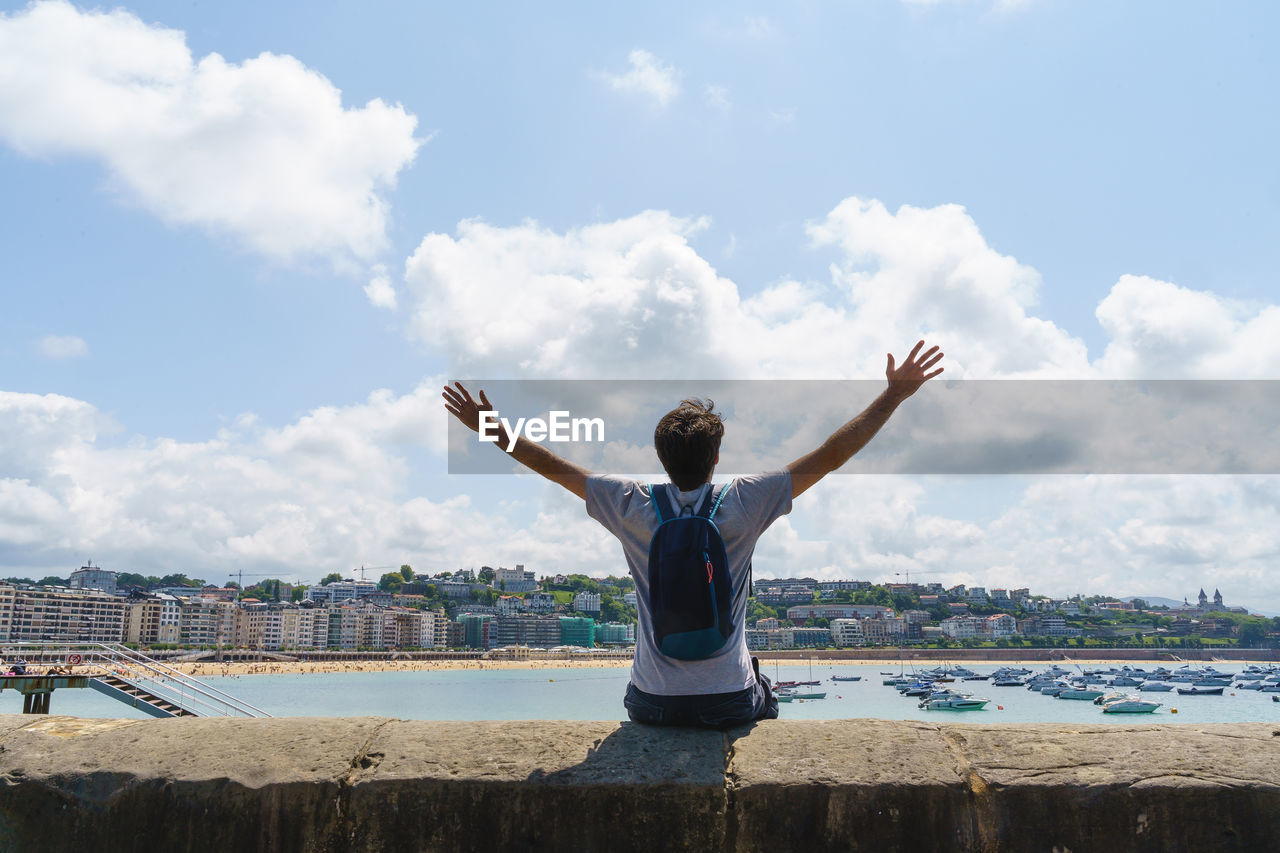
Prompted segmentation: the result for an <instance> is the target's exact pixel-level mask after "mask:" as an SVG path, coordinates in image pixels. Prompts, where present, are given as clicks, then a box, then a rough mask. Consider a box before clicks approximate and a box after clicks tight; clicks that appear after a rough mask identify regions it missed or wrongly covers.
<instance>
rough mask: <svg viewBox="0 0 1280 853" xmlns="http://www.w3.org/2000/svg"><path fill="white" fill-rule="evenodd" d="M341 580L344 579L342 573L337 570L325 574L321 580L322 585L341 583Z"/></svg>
mask: <svg viewBox="0 0 1280 853" xmlns="http://www.w3.org/2000/svg"><path fill="white" fill-rule="evenodd" d="M341 581H342V575H340V574H338V573H337V572H329V574H327V575H325V576H324V578H323V579H322V580H321V581H320V586H328V585H329V584H331V583H339V582H341Z"/></svg>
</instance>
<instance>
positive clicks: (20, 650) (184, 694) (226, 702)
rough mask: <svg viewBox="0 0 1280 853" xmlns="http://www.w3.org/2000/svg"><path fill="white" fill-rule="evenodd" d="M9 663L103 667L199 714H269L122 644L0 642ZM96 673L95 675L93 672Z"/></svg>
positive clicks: (223, 715) (235, 715)
mask: <svg viewBox="0 0 1280 853" xmlns="http://www.w3.org/2000/svg"><path fill="white" fill-rule="evenodd" d="M0 657H3V659H4V661H5V663H6V664H7V665H12V664H13V663H14V662H15V661H16V660H18V659H22V660H25V661H26V662H27V663H28V664H32V665H40V666H66V665H74V666H80V667H90V668H96V669H98V670H101V671H102V672H103V674H107V675H113V676H115V677H116V678H119V679H121V680H122V681H125V682H127V683H128V684H130V685H131V686H133V687H136V688H137V689H139V690H142V691H145V692H146V693H149V694H150V695H152V696H154V697H156V698H157V699H160V700H163V701H165V702H168V703H170V704H173V705H176V706H178V707H180V708H182V709H183V710H185V711H188V712H190V713H192V714H194V715H196V716H198V717H270V716H271V715H270V714H268V713H267V712H266V711H264V710H262V709H261V708H257V707H255V706H253V705H250V704H249V703H248V702H245V701H242V700H240V699H237V698H236V697H234V696H232V695H230V694H229V693H225V692H223V691H222V690H219V689H218V688H216V687H214V686H213V685H211V684H207V683H205V682H203V681H200V680H199V679H196V678H193V677H191V676H189V675H187V674H186V673H183V672H180V671H179V670H177V669H174V668H173V667H171V666H169V665H167V664H164V663H161V662H160V661H158V660H155V659H154V658H150V657H148V656H146V655H144V654H143V653H142V652H139V651H135V650H134V649H131V648H129V647H128V646H123V645H120V644H119V643H65V644H62V643H0ZM91 677H92V676H91Z"/></svg>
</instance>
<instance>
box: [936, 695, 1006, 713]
mask: <svg viewBox="0 0 1280 853" xmlns="http://www.w3.org/2000/svg"><path fill="white" fill-rule="evenodd" d="M990 701H991V700H990V699H979V698H975V697H973V696H945V697H943V698H941V699H929V700H927V701H924V702H921V703H920V707H921V708H923V709H925V710H926V711H981V710H982V709H983V708H985V707H986V705H987V703H988V702H990Z"/></svg>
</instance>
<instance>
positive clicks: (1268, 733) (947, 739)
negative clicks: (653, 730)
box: [729, 720, 1280, 853]
mask: <svg viewBox="0 0 1280 853" xmlns="http://www.w3.org/2000/svg"><path fill="white" fill-rule="evenodd" d="M729 782H730V786H731V793H730V810H731V821H730V823H731V825H732V826H733V827H734V830H733V831H734V841H735V844H734V846H733V848H732V849H735V850H742V851H752V850H760V851H764V850H770V851H772V850H773V849H774V845H772V844H771V843H770V839H776V838H779V837H786V838H789V839H790V840H791V844H792V846H793V847H794V849H804V850H810V849H812V850H831V849H840V850H876V851H885V850H928V849H935V850H1009V851H1033V850H1044V851H1088V850H1107V851H1120V850H1136V851H1153V853H1170V851H1182V850H1187V851H1203V850H1214V851H1218V850H1239V851H1260V850H1275V849H1280V725H1273V724H1267V723H1249V724H1235V725H1232V724H1222V725H1213V726H1184V725H1128V726H1125V725H1114V726H1111V725H1105V726H1104V725H1099V726H1066V725H1055V724H1036V725H1030V724H1028V725H1001V726H994V725H941V726H940V725H931V724H927V723H918V722H890V721H881V720H832V721H812V722H804V723H800V722H788V723H786V724H782V725H778V724H770V725H761V726H759V727H758V728H757V729H756V730H755V731H754V732H752V734H751V736H750V737H747V738H742V739H740V740H738V741H737V742H736V743H735V744H734V754H733V758H732V761H731V763H730V765H729ZM779 803H785V804H786V807H785V809H783V810H779V809H778V804H779Z"/></svg>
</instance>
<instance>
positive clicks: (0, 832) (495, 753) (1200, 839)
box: [0, 716, 1280, 853]
mask: <svg viewBox="0 0 1280 853" xmlns="http://www.w3.org/2000/svg"><path fill="white" fill-rule="evenodd" d="M1276 839H1280V726H1277V725H1270V724H1244V725H1218V726H1182V725H1165V726H1160V725H1129V726H1123V725H1117V726H1086V727H1081V726H1075V727H1072V726H1060V725H1007V726H1003V725H1002V726H994V725H988V726H984V725H934V724H929V723H923V722H891V721H877V720H839V721H824V722H820V721H775V722H769V723H762V724H759V725H757V726H754V727H750V728H746V729H740V730H735V731H731V732H729V733H727V734H722V733H719V732H711V731H693V730H671V729H650V728H645V727H641V726H636V725H632V724H629V723H627V724H619V723H612V722H610V723H591V722H529V723H505V722H504V723H495V722H485V723H462V722H451V723H428V722H413V721H401V720H389V719H382V718H350V719H323V718H299V719H270V720H226V719H217V720H214V719H200V718H177V719H165V720H79V719H76V718H71V717H52V716H51V717H41V718H38V719H37V718H33V717H23V716H0V850H83V849H96V850H148V851H150V850H157V849H159V850H200V851H203V850H218V851H224V850H234V851H248V850H264V851H265V850H271V851H275V850H298V851H346V850H354V851H366V850H368V851H372V850H386V849H396V850H572V851H581V850H609V851H625V850H645V851H654V850H672V849H686V850H734V851H737V850H741V851H755V850H769V851H770V853H776V851H777V850H779V849H788V850H790V849H797V850H806V851H810V850H813V851H818V850H876V851H893V850H1008V851H1019V853H1020V852H1021V851H1035V850H1044V851H1052V850H1055V849H1056V850H1059V851H1066V850H1073V851H1085V850H1097V849H1105V850H1107V851H1124V850H1135V851H1146V850H1150V851H1161V853H1163V851H1178V850H1188V851H1190V850H1195V851H1197V853H1198V852H1199V851H1216V850H1242V851H1244V850H1249V851H1253V850H1267V849H1276Z"/></svg>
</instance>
